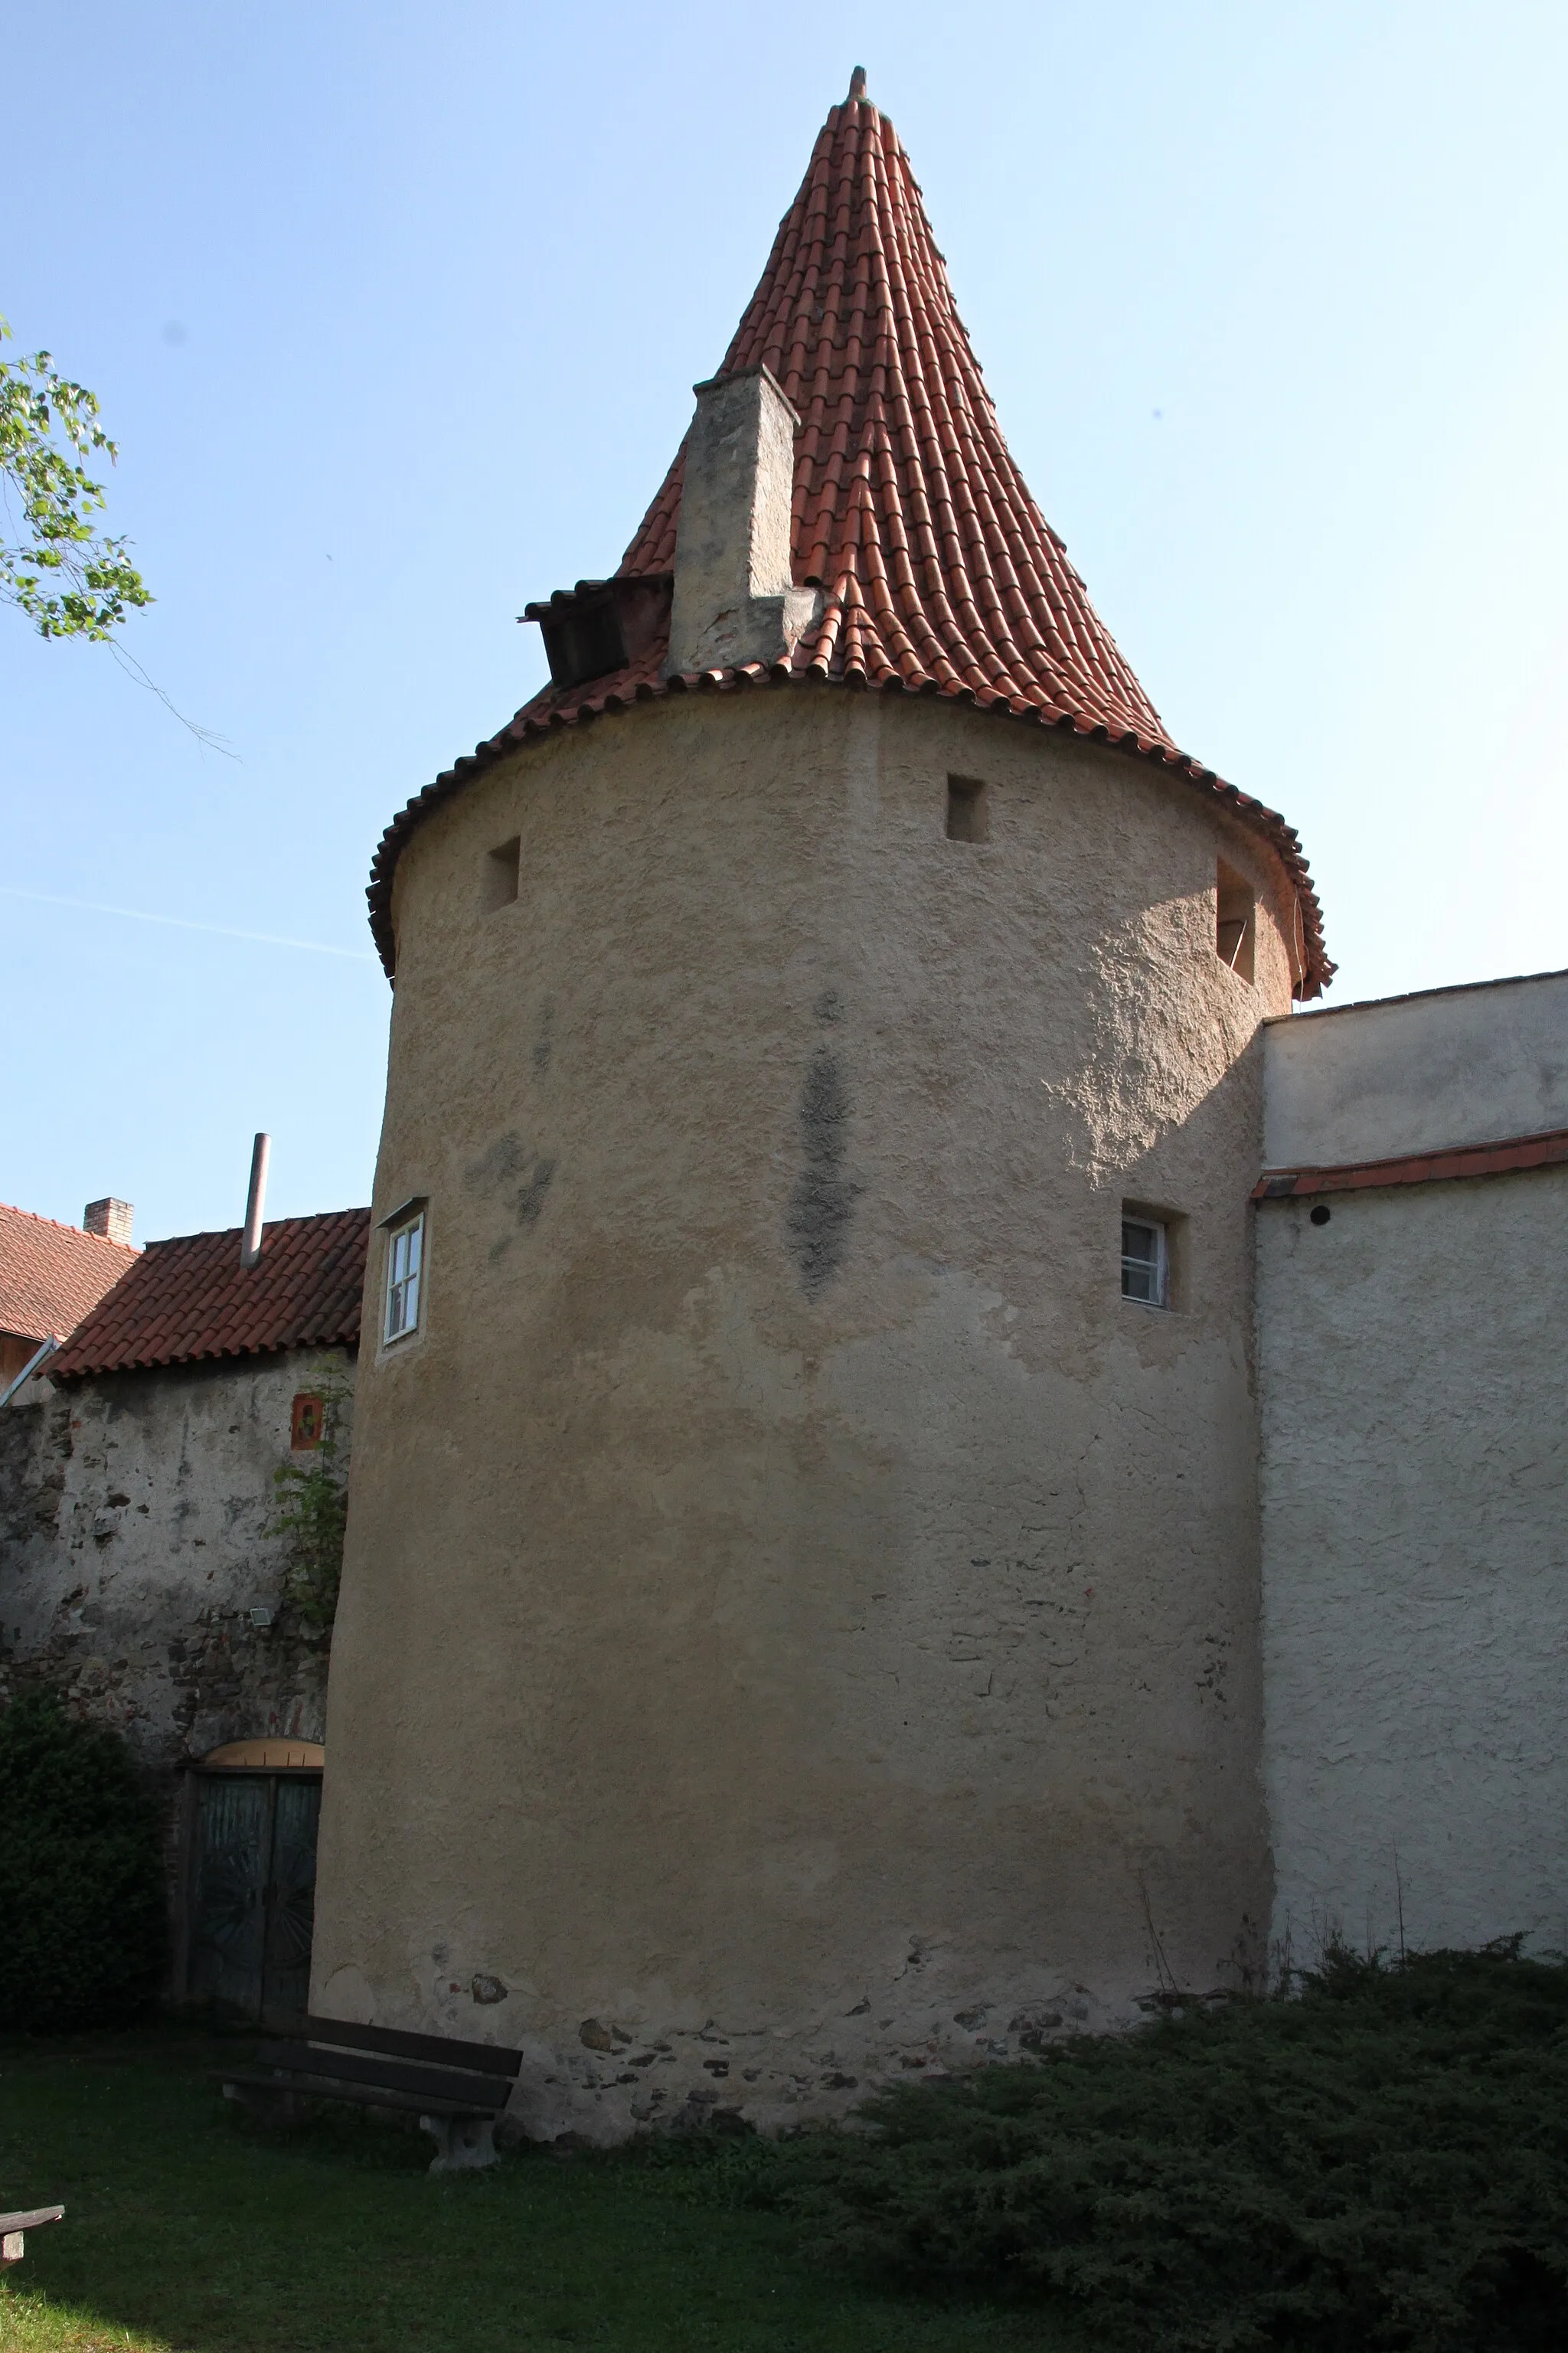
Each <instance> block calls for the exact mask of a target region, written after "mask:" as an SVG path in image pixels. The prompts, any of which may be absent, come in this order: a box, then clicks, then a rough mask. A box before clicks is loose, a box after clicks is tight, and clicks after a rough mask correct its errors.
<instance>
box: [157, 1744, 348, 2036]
mask: <svg viewBox="0 0 1568 2353" xmlns="http://www.w3.org/2000/svg"><path fill="white" fill-rule="evenodd" d="M284 1746H285V1744H283V1743H280V1742H270V1741H269V1742H260V1741H254V1742H245V1743H237V1744H235V1748H234V1749H232V1750H230V1751H227V1752H225V1751H223V1750H219V1751H217V1752H216V1755H215V1757H210V1758H208V1759H207V1760H206V1762H205V1764H204V1765H203V1766H201V1767H198V1768H197V1770H196V1771H195V1774H194V1775H193V1776H192V1778H193V1782H194V1784H195V1787H194V1789H193V1792H192V1797H193V1803H192V1807H191V1812H190V1815H189V1816H188V1817H187V1820H188V1821H189V1828H190V1847H189V1855H190V1860H189V1865H188V1878H187V1892H186V1915H185V1917H186V1928H185V1938H184V1943H185V1969H184V1979H185V1991H186V1993H187V1994H188V1995H189V1996H190V1997H191V1998H192V1999H194V2000H201V2001H211V2002H213V2003H215V2004H216V2005H217V2006H218V2007H219V2008H221V2009H222V2010H226V2011H227V2012H228V2013H229V2014H230V2015H231V2016H237V2017H241V2018H247V2019H254V2020H257V2021H264V2022H266V2023H267V2024H268V2025H273V2024H277V2025H283V2024H285V2023H286V2022H288V2021H292V2020H295V2019H299V2018H302V2017H303V2016H304V2014H305V2012H306V2010H307V2009H308V2008H309V2006H310V1931H311V1926H312V1924H313V1921H314V1916H315V1896H316V1825H317V1822H318V1820H319V1818H320V1815H321V1772H320V1769H319V1768H313V1767H308V1766H304V1765H292V1764H290V1765H281V1764H280V1765H277V1766H274V1765H273V1764H272V1763H271V1760H270V1758H269V1757H265V1755H264V1753H265V1752H266V1751H267V1750H272V1749H279V1748H282V1747H284ZM287 1746H288V1747H289V1749H291V1750H296V1751H297V1750H299V1749H300V1747H301V1746H302V1744H300V1743H297V1742H296V1743H289V1744H287ZM236 1750H237V1751H240V1752H243V1751H245V1750H250V1751H260V1752H263V1755H258V1757H257V1759H256V1762H255V1764H254V1765H252V1764H251V1762H250V1758H249V1757H245V1761H244V1762H243V1763H240V1762H237V1763H235V1764H229V1763H227V1762H221V1763H220V1762H219V1761H218V1760H219V1759H220V1758H224V1757H226V1756H227V1755H233V1754H235V1753H236ZM315 1753H316V1754H319V1753H320V1752H319V1751H317V1752H315Z"/></svg>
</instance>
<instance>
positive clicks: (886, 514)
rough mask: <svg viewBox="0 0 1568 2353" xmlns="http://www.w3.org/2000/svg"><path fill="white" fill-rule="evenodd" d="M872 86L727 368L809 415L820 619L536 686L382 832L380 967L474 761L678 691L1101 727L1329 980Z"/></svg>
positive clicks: (804, 452) (809, 562)
mask: <svg viewBox="0 0 1568 2353" xmlns="http://www.w3.org/2000/svg"><path fill="white" fill-rule="evenodd" d="M862 89H863V78H862V77H861V76H860V75H858V74H857V77H856V79H855V81H854V82H853V83H852V84H851V89H850V96H849V98H848V99H847V100H846V102H845V103H844V104H843V105H842V106H837V107H835V108H834V109H833V111H832V112H831V113H830V114H829V116H828V118H827V121H826V125H825V126H824V128H823V131H822V132H821V134H820V136H819V137H818V139H817V142H816V149H815V151H814V153H813V155H812V159H811V164H810V166H809V168H808V169H807V172H806V174H805V180H804V181H803V182H802V184H801V187H800V191H799V194H798V195H796V197H795V203H794V204H793V205H792V206H791V207H790V209H789V211H788V212H787V213H786V214H785V216H784V219H783V221H782V222H781V223H780V225H779V231H778V235H777V237H775V239H774V241H773V252H772V253H771V255H770V256H769V258H768V264H767V268H766V269H764V270H763V276H762V281H761V283H760V284H759V286H758V288H757V290H756V292H755V294H754V295H753V296H752V301H751V304H750V306H749V308H748V309H747V311H746V314H745V316H744V318H743V319H742V322H741V324H740V326H739V328H738V329H737V330H736V332H735V336H734V339H733V341H732V342H731V345H730V348H729V351H728V352H727V353H725V356H724V360H723V364H722V365H721V367H720V369H719V370H718V372H717V373H718V374H719V375H721V376H722V375H726V374H729V373H731V372H732V371H737V370H740V369H744V368H751V367H754V366H756V365H758V364H763V365H765V366H766V367H768V368H769V369H770V370H771V371H772V373H773V375H774V376H775V377H776V378H777V379H778V381H779V383H780V385H782V386H783V388H784V392H785V393H786V394H787V395H788V396H789V398H790V400H791V401H792V402H793V403H794V405H795V408H796V410H797V411H798V412H799V415H800V417H801V420H802V422H801V429H800V432H799V434H798V436H797V438H796V444H795V510H794V512H795V525H794V568H795V581H796V584H797V585H798V586H803V587H806V586H816V587H819V588H820V589H821V590H822V592H823V597H824V604H823V611H822V616H821V618H820V621H819V622H818V623H817V624H816V627H815V628H813V629H812V630H810V631H809V632H808V633H807V634H806V636H805V637H804V638H802V639H801V640H800V642H799V644H798V645H797V646H796V647H795V652H794V655H793V657H792V658H791V659H789V660H788V661H783V660H781V661H780V662H779V663H778V664H776V665H775V666H774V669H773V671H772V672H771V673H770V672H769V671H767V670H763V668H762V666H761V665H757V664H752V665H750V666H749V667H748V668H747V669H745V670H727V671H721V670H715V671H710V672H707V673H704V674H703V675H702V676H701V677H700V678H676V679H671V680H668V681H665V680H663V679H661V677H660V669H661V665H662V663H663V661H664V659H665V658H666V655H667V653H668V629H666V631H665V632H664V633H663V635H661V637H660V638H658V640H657V641H656V642H655V643H653V644H652V645H650V646H649V647H648V648H647V649H646V650H645V652H644V653H643V655H642V656H641V658H640V659H637V661H635V662H634V663H632V664H631V665H630V666H628V667H627V668H626V670H621V671H618V672H616V674H614V675H613V676H610V677H606V678H599V679H595V680H594V681H592V682H591V684H589V685H588V686H586V687H582V686H579V687H558V686H556V685H554V684H553V683H552V684H551V685H550V686H547V687H546V688H544V689H543V691H542V692H541V693H539V694H537V695H535V696H534V697H533V699H532V701H531V702H528V703H526V704H525V705H524V706H523V708H522V709H521V711H520V712H518V713H517V715H516V717H515V718H514V719H513V720H512V721H511V722H510V724H509V725H508V726H507V727H505V728H503V729H502V731H501V733H500V734H499V735H496V736H493V737H491V738H489V740H488V741H487V742H486V743H483V744H479V745H478V746H477V747H476V750H475V753H474V755H473V758H472V759H464V760H459V761H458V763H457V765H456V766H455V767H454V768H452V769H450V770H448V771H447V774H446V775H444V776H440V777H438V778H437V781H436V783H435V784H434V785H432V786H427V787H426V790H425V791H424V792H423V793H422V794H420V795H419V797H417V799H416V800H414V801H412V802H410V803H409V805H408V807H406V808H405V810H404V811H403V812H402V814H401V815H400V816H399V817H398V818H396V819H395V821H394V823H393V824H392V825H391V826H390V827H389V828H388V829H387V832H386V833H385V835H384V837H383V839H382V843H381V847H380V849H379V850H378V852H377V855H376V860H375V863H374V867H373V868H372V873H371V886H370V891H369V894H368V895H369V898H370V905H371V926H372V930H373V932H374V935H375V939H376V944H377V945H378V947H379V948H380V950H381V954H382V959H383V961H384V964H385V965H386V968H387V970H388V972H389V973H390V972H391V970H392V967H393V948H392V936H391V923H390V900H391V884H392V873H393V870H394V868H395V864H396V861H397V858H398V855H399V854H400V852H401V849H402V847H403V844H404V842H405V840H406V839H407V837H408V835H409V833H411V832H412V831H413V829H414V828H415V827H416V825H417V824H418V823H419V822H420V821H421V819H422V818H424V817H425V816H426V815H427V814H428V813H429V810H430V808H431V807H433V806H434V805H435V804H436V803H437V802H438V801H439V800H442V799H445V798H446V797H447V796H448V795H449V794H450V793H451V792H454V791H456V790H458V789H459V788H460V787H461V786H462V785H464V784H465V783H466V782H467V781H468V778H469V776H472V775H473V774H474V773H475V771H476V769H477V768H478V767H479V766H483V765H488V764H489V762H490V761H491V760H494V759H497V758H500V756H502V754H505V753H507V752H509V751H511V750H513V749H514V748H515V747H516V745H517V744H519V743H521V742H524V741H526V740H527V739H528V738H529V737H530V736H531V735H534V734H537V733H542V732H543V731H544V730H546V729H549V728H554V727H560V726H566V725H572V724H574V723H578V722H580V721H582V720H584V719H590V718H594V717H596V716H598V715H599V714H600V713H602V712H614V711H619V710H623V709H625V708H626V705H627V704H628V703H631V702H647V701H650V700H653V699H655V698H656V697H658V696H661V695H663V694H667V693H669V692H671V691H675V692H680V691H691V690H692V689H694V688H700V687H706V688H709V689H712V688H718V689H721V690H722V689H726V688H735V687H741V686H744V685H746V684H747V683H752V684H769V683H788V682H805V681H836V682H838V683H841V684H845V685H850V686H860V687H875V688H879V689H883V690H885V691H891V692H895V693H897V692H910V693H924V694H938V695H943V696H950V697H952V698H955V699H962V700H963V701H966V702H973V703H974V704H976V705H978V706H980V707H982V708H985V709H991V710H994V711H996V712H999V713H1000V714H1001V715H1003V716H1005V717H1012V718H1016V719H1023V720H1026V721H1028V722H1030V723H1034V724H1037V725H1039V724H1043V725H1046V726H1054V727H1060V728H1064V729H1068V730H1070V731H1071V732H1073V733H1078V734H1085V735H1091V736H1094V737H1097V738H1098V739H1099V740H1100V741H1101V742H1104V743H1108V744H1113V745H1114V746H1116V747H1117V748H1118V749H1120V750H1122V751H1125V752H1129V753H1131V754H1135V755H1139V756H1142V757H1144V758H1147V759H1152V760H1154V761H1156V762H1158V763H1160V764H1162V765H1165V766H1167V767H1170V768H1173V769H1174V770H1175V771H1176V772H1177V773H1178V774H1179V775H1180V776H1183V777H1184V779H1186V780H1187V781H1189V782H1191V783H1193V784H1194V785H1196V786H1199V787H1200V788H1201V789H1203V790H1204V791H1205V792H1208V793H1212V794H1214V795H1215V796H1217V797H1219V798H1220V799H1221V800H1222V801H1223V802H1224V803H1225V805H1226V807H1229V808H1230V809H1231V810H1233V811H1234V813H1235V814H1236V815H1237V816H1238V817H1239V818H1242V819H1243V820H1244V822H1246V823H1247V824H1248V825H1249V826H1250V827H1252V828H1253V829H1254V830H1255V831H1257V832H1258V833H1259V834H1261V835H1262V836H1263V837H1264V838H1265V839H1267V840H1268V843H1269V845H1270V847H1271V848H1272V849H1274V851H1275V852H1276V854H1277V855H1278V856H1279V858H1280V860H1281V861H1282V862H1283V864H1284V866H1285V868H1286V871H1287V872H1288V873H1289V877H1290V881H1291V883H1292V886H1293V888H1294V890H1295V892H1296V893H1297V896H1298V898H1299V900H1300V909H1301V931H1302V935H1303V936H1302V941H1301V945H1302V948H1303V950H1304V962H1305V966H1306V969H1305V973H1304V975H1303V977H1302V980H1301V984H1300V990H1299V993H1300V995H1302V996H1304V997H1314V996H1316V995H1317V994H1318V993H1319V991H1320V990H1321V987H1322V985H1323V983H1324V982H1325V981H1326V980H1327V979H1328V978H1329V977H1330V976H1331V974H1332V972H1333V970H1334V967H1333V965H1332V964H1331V962H1330V961H1329V959H1328V956H1327V955H1326V953H1325V950H1324V947H1323V938H1322V919H1321V910H1320V908H1319V904H1318V900H1317V894H1316V892H1315V891H1314V890H1313V887H1312V881H1311V877H1310V874H1309V872H1308V871H1307V866H1306V861H1305V860H1304V859H1303V857H1302V855H1301V848H1300V839H1299V838H1298V836H1297V835H1296V834H1295V832H1294V831H1293V830H1292V829H1291V828H1290V827H1289V826H1288V825H1287V824H1286V823H1285V820H1284V819H1283V818H1280V817H1278V816H1276V815H1275V813H1274V812H1273V811H1272V810H1271V809H1268V808H1265V807H1263V805H1262V804H1261V803H1260V802H1258V801H1256V800H1253V799H1252V798H1250V797H1249V796H1247V794H1245V793H1241V792H1239V791H1237V788H1236V787H1235V786H1232V785H1227V784H1225V783H1224V782H1223V781H1222V780H1221V779H1220V778H1219V777H1218V776H1215V774H1214V772H1213V770H1212V769H1208V768H1205V767H1202V766H1201V765H1199V764H1198V763H1197V762H1196V761H1194V760H1193V759H1191V758H1190V757H1189V756H1188V755H1187V754H1185V753H1184V752H1181V751H1179V750H1178V749H1177V747H1176V746H1175V744H1173V743H1172V742H1171V740H1170V738H1169V736H1168V735H1167V733H1166V732H1165V729H1164V727H1163V723H1162V722H1161V720H1160V717H1159V714H1158V713H1157V712H1156V711H1155V710H1154V708H1153V705H1152V703H1151V702H1150V701H1149V699H1148V697H1147V695H1146V694H1145V693H1144V692H1143V690H1142V687H1141V686H1140V685H1139V683H1138V681H1137V680H1136V679H1135V678H1134V676H1133V675H1132V672H1131V670H1130V669H1129V667H1128V665H1127V663H1126V662H1125V660H1124V659H1122V656H1121V653H1120V652H1119V650H1118V649H1117V647H1116V645H1115V643H1114V642H1113V640H1112V638H1111V637H1110V632H1109V630H1107V628H1105V626H1104V624H1103V622H1102V621H1101V620H1100V617H1099V615H1098V614H1097V613H1096V612H1095V610H1094V607H1092V606H1091V605H1090V603H1089V596H1088V593H1087V591H1086V590H1085V588H1084V585H1083V582H1082V581H1081V580H1080V579H1079V575H1078V574H1077V572H1076V571H1075V570H1074V569H1073V566H1072V565H1070V564H1069V563H1068V558H1067V552H1066V550H1065V548H1064V546H1063V543H1062V542H1061V541H1060V539H1058V536H1057V534H1056V533H1055V532H1054V531H1053V530H1052V529H1051V527H1050V525H1049V524H1048V523H1047V522H1046V520H1045V517H1044V516H1043V515H1042V514H1041V512H1040V511H1039V509H1038V507H1037V505H1036V504H1035V501H1034V500H1033V499H1032V498H1031V497H1030V495H1029V491H1028V489H1027V487H1026V484H1025V482H1024V480H1023V478H1022V476H1021V475H1020V474H1019V472H1018V470H1017V468H1016V465H1015V464H1014V462H1013V459H1012V457H1011V456H1010V454H1009V452H1008V449H1007V445H1006V443H1005V440H1004V439H1003V438H1002V429H1001V427H1000V425H999V424H998V422H997V418H996V411H995V409H994V406H993V405H992V400H991V396H990V394H989V393H988V392H987V391H986V389H985V385H984V379H983V377H982V375H981V372H980V367H979V364H978V363H977V361H976V360H975V357H974V354H973V351H972V350H971V348H970V343H969V337H968V334H967V332H966V331H965V329H964V326H963V321H962V320H961V319H960V317H959V315H958V309H957V305H956V304H955V302H954V301H953V297H952V288H951V287H950V286H949V284H948V280H947V270H946V267H945V265H944V263H943V260H942V255H941V254H940V252H939V251H938V250H937V248H936V245H935V242H934V240H933V238H932V237H931V225H930V223H929V222H928V220H927V219H926V216H925V208H924V206H923V204H922V203H921V192H920V189H919V186H918V185H917V184H916V182H915V179H914V175H913V174H912V173H911V171H910V164H909V158H908V157H907V156H906V154H905V153H904V150H903V147H902V145H901V144H900V140H899V136H898V133H897V132H895V130H894V129H893V126H892V124H891V123H890V122H889V121H887V119H886V117H885V116H883V115H881V114H880V113H879V111H878V110H877V109H876V107H874V106H873V105H871V104H870V103H869V101H868V100H867V99H866V98H865V97H864V96H863V95H861V94H860V92H861V90H862ZM683 462H684V458H683V452H678V453H677V455H676V458H675V460H674V463H673V464H672V465H671V467H670V470H669V472H668V475H667V476H666V478H665V480H664V483H663V485H662V487H661V488H660V490H659V491H658V496H657V497H656V498H655V500H654V501H653V504H652V505H651V506H650V507H649V509H648V511H647V515H646V516H645V517H644V519H643V522H642V525H641V527H640V529H639V530H638V531H637V534H636V536H635V538H634V539H633V541H632V543H631V545H630V546H629V547H628V548H627V550H626V555H625V557H624V559H623V561H622V565H621V570H620V575H619V576H621V577H647V576H651V575H665V574H668V572H669V570H670V568H671V566H672V565H673V563H674V560H675V543H676V530H677V524H678V522H679V513H680V492H681V471H682V466H683Z"/></svg>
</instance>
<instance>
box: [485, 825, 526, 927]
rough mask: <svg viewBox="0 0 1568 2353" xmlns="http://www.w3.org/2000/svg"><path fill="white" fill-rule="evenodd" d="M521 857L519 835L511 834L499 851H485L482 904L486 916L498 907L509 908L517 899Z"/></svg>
mask: <svg viewBox="0 0 1568 2353" xmlns="http://www.w3.org/2000/svg"><path fill="white" fill-rule="evenodd" d="M521 856H522V840H521V835H518V834H515V833H514V834H513V835H512V838H511V839H510V841H503V842H502V843H501V846H500V849H491V850H487V851H486V853H485V864H484V891H483V896H484V902H485V913H486V914H487V915H493V914H494V913H495V911H496V909H497V908H498V907H510V905H511V904H512V902H513V901H514V900H515V899H516V897H517V871H518V866H519V864H520V862H521Z"/></svg>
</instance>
